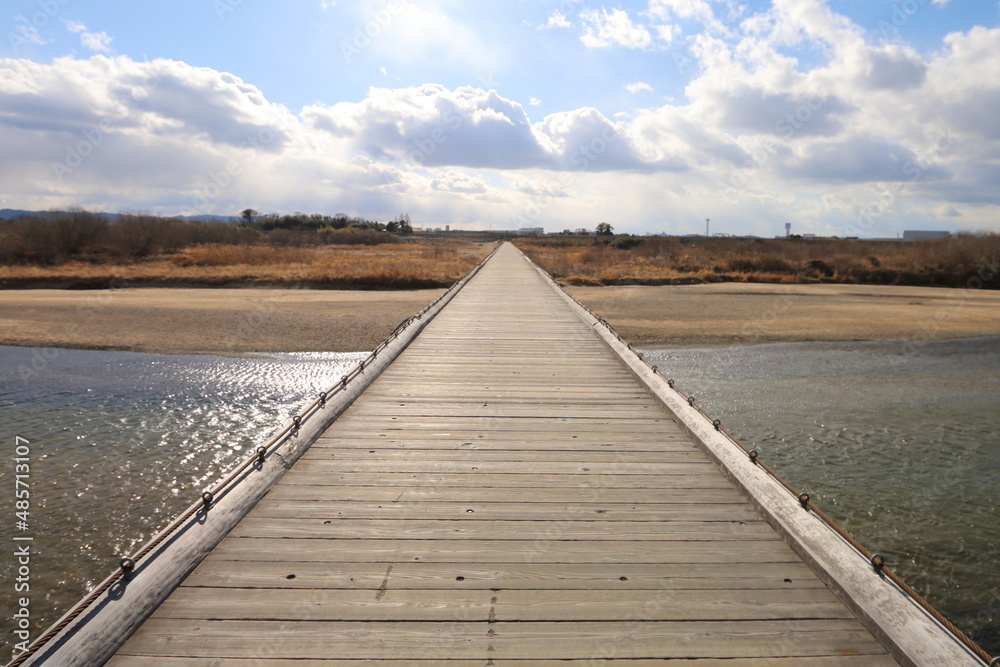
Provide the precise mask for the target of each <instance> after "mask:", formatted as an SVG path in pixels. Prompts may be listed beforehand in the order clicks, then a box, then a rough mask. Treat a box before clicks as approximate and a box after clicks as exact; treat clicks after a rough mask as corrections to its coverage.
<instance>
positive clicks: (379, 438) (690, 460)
mask: <svg viewBox="0 0 1000 667" xmlns="http://www.w3.org/2000/svg"><path fill="white" fill-rule="evenodd" d="M672 660H676V661H677V662H678V663H679V662H680V661H682V660H683V661H684V663H683V664H691V662H690V661H692V660H693V661H694V662H695V663H696V664H705V665H717V664H718V665H721V664H724V665H727V666H729V667H733V666H736V665H758V664H768V665H789V666H790V665H805V664H809V665H831V666H837V667H840V666H843V667H848V666H855V665H857V666H860V665H866V666H867V665H888V664H897V663H896V662H895V661H894V660H893V659H892V658H891V657H890V656H889V655H888V653H887V652H886V650H885V648H883V646H882V645H881V644H880V643H879V642H878V641H876V640H875V638H874V637H873V636H872V635H871V634H870V633H869V632H868V631H867V630H865V629H864V627H863V626H862V625H861V623H860V622H859V621H858V620H857V619H856V618H854V616H853V615H852V614H851V613H850V612H849V611H848V609H847V608H846V607H845V606H844V605H843V604H841V603H840V602H839V601H838V599H837V598H836V597H835V596H834V595H833V594H832V593H831V592H830V591H829V590H828V589H827V588H826V586H825V585H824V584H823V583H822V582H821V581H820V580H819V579H818V578H817V577H816V576H815V575H814V574H813V573H812V571H811V570H810V569H809V568H808V567H806V566H805V565H804V564H803V562H802V561H801V559H800V558H799V557H798V556H797V555H796V554H795V553H794V552H793V551H792V549H791V548H790V547H789V546H787V545H786V543H785V542H784V541H782V540H781V539H780V538H779V536H778V535H777V534H776V533H775V531H774V530H773V529H772V528H771V527H770V526H769V525H768V524H767V523H766V522H764V521H763V520H762V518H761V517H760V516H759V515H758V514H757V513H756V512H755V510H753V509H752V508H751V507H750V506H749V504H747V503H746V502H745V501H744V500H743V498H742V496H741V495H740V494H739V493H737V491H736V490H735V489H734V488H733V486H732V485H731V483H730V482H729V481H727V479H726V478H725V477H724V476H723V475H722V474H721V473H720V472H719V471H718V469H717V468H716V466H715V465H714V464H713V463H712V462H711V461H710V460H709V459H708V457H707V456H706V455H705V454H704V453H703V452H702V450H700V449H699V448H698V447H696V446H695V445H694V444H693V443H692V442H691V441H690V440H689V439H688V438H687V436H686V435H685V434H684V432H683V431H682V430H681V428H680V427H679V426H678V425H677V424H676V423H675V422H674V420H673V418H672V417H671V416H670V414H669V413H668V412H667V411H666V410H665V409H664V408H663V407H662V406H661V404H660V403H659V402H658V401H657V400H655V399H654V397H652V396H651V395H650V394H649V393H648V392H647V391H646V390H645V389H644V387H643V386H642V385H641V384H640V383H639V382H638V381H637V380H636V379H635V378H634V377H633V375H632V374H631V373H630V371H629V370H628V369H627V368H626V367H625V366H624V365H623V364H622V363H621V361H620V359H619V358H618V357H617V356H616V355H615V354H614V353H613V352H612V351H611V350H610V349H609V348H608V347H607V345H606V344H605V343H604V342H603V341H602V340H601V339H600V338H599V337H598V336H597V335H596V334H595V333H594V331H593V330H592V329H591V328H590V327H589V326H587V325H586V324H584V323H583V322H582V321H581V320H580V318H579V317H578V316H577V315H576V314H575V313H574V312H573V311H572V310H570V309H569V308H568V307H567V305H566V303H565V302H564V301H563V299H562V298H561V297H560V296H559V295H558V294H556V293H555V292H554V291H553V289H552V288H551V287H550V286H549V285H548V284H547V283H546V282H545V281H544V280H543V279H542V278H541V277H540V276H539V275H538V274H537V273H536V272H535V271H534V270H533V269H532V268H531V267H530V265H529V264H528V263H527V262H526V261H525V260H524V258H523V257H522V256H521V255H520V253H519V252H518V251H517V250H516V249H514V248H513V247H511V246H505V247H503V248H501V249H500V251H499V252H498V253H497V254H496V255H495V256H494V258H493V259H492V260H491V261H490V262H489V263H488V264H487V265H486V266H485V267H484V268H483V269H482V270H481V271H480V272H479V274H478V275H477V276H476V277H475V278H474V279H473V280H472V281H471V282H470V283H469V284H468V285H467V286H466V287H465V289H463V290H462V292H460V293H459V294H458V295H457V296H456V297H455V299H454V300H453V301H452V302H451V304H450V305H449V306H448V307H447V308H446V309H445V310H444V311H443V312H442V313H441V314H440V315H439V316H438V317H437V318H436V319H435V320H434V321H433V322H431V323H430V325H428V327H427V328H426V329H425V330H424V331H423V333H422V334H421V335H420V336H419V337H418V338H417V339H416V341H415V342H414V343H412V344H411V345H410V347H409V348H408V349H407V350H406V351H405V352H404V353H403V354H402V355H401V356H400V357H399V358H398V359H397V360H396V361H395V362H394V363H393V364H392V365H391V366H390V367H389V368H388V369H387V370H386V371H385V372H384V373H383V374H382V376H381V377H380V378H379V379H378V380H376V381H375V383H374V384H372V386H371V387H370V388H369V389H368V390H367V391H366V392H365V393H364V395H363V396H362V397H361V398H360V399H359V400H358V402H356V403H355V404H354V405H353V406H352V407H351V408H349V409H348V410H347V412H345V413H344V414H343V415H342V416H341V418H340V419H339V420H338V421H337V422H336V423H335V424H334V425H333V426H332V427H331V428H330V429H329V430H328V431H327V432H326V433H325V434H324V435H323V436H322V437H321V438H320V440H319V441H317V442H316V443H315V444H314V445H313V446H312V447H311V448H310V449H309V450H308V451H307V452H306V453H305V454H304V455H303V456H302V458H301V459H300V460H299V461H298V462H297V463H296V464H295V466H293V467H292V469H291V470H290V471H289V472H288V473H287V474H286V475H285V476H284V477H283V478H282V480H281V481H280V483H279V484H278V485H277V486H276V487H275V488H274V489H272V490H271V492H270V493H269V494H268V495H267V496H266V497H265V498H264V499H263V500H262V501H261V502H260V503H259V504H258V505H257V506H256V507H255V508H254V509H253V510H252V511H251V512H250V514H249V515H247V517H246V518H245V519H244V520H243V521H242V522H241V523H240V524H239V525H238V526H237V527H236V528H235V529H234V530H233V531H232V532H231V533H230V534H229V536H228V537H226V539H225V540H223V542H222V543H221V544H220V545H219V546H218V547H217V548H216V549H215V550H214V551H213V552H212V554H211V555H210V556H209V557H208V558H207V559H206V560H205V561H204V562H203V563H202V564H201V565H200V566H199V567H198V568H197V570H195V572H194V573H192V574H191V576H189V577H188V578H187V579H186V580H185V582H184V583H183V584H182V585H181V586H180V587H179V588H178V589H177V590H176V591H175V592H174V593H173V594H172V595H171V597H170V598H168V600H167V601H166V602H165V603H164V604H163V605H162V606H161V607H160V608H159V609H158V610H157V611H156V612H155V613H154V615H153V616H152V617H151V618H150V619H149V620H148V621H147V622H146V623H145V624H144V625H143V626H142V627H141V628H140V629H139V631H137V632H136V633H135V634H134V635H133V636H132V638H131V639H130V640H129V641H128V642H127V643H126V644H125V645H124V646H123V647H122V648H121V649H120V650H119V651H118V653H117V655H116V656H115V657H114V658H112V660H111V661H110V663H108V664H110V665H114V666H118V667H120V666H122V665H133V664H141V665H144V666H146V667H155V666H158V665H164V666H174V665H177V666H182V665H183V666H187V665H202V664H213V665H215V664H218V665H229V664H232V665H247V664H259V665H274V664H278V663H283V662H289V663H293V664H295V665H312V664H320V663H321V662H322V663H324V664H329V662H332V663H333V664H343V665H346V664H379V665H383V666H390V665H414V664H415V665H421V664H423V665H430V664H448V665H453V666H460V665H461V666H464V665H503V664H515V663H517V664H522V665H527V664H532V665H549V664H551V665H555V664H560V665H562V664H567V662H570V663H572V662H577V664H587V665H599V664H605V663H607V664H614V665H631V666H639V665H652V664H661V663H663V662H665V661H672Z"/></svg>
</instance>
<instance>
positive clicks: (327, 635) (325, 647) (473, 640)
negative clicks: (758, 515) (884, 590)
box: [122, 617, 883, 664]
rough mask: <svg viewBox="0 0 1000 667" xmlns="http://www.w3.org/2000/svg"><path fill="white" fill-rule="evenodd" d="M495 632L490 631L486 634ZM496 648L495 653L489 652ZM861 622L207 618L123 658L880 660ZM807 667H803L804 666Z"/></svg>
mask: <svg viewBox="0 0 1000 667" xmlns="http://www.w3.org/2000/svg"><path fill="white" fill-rule="evenodd" d="M489 630H493V634H489ZM491 648H492V650H490V649H491ZM882 652H883V649H882V647H881V646H880V645H879V644H878V643H877V642H875V641H874V640H873V639H872V638H871V635H869V634H868V633H867V632H865V631H864V630H862V629H860V628H859V626H858V624H857V622H856V621H852V620H840V619H822V620H813V621H809V620H777V621H741V622H740V621H697V622H677V621H646V620H643V619H642V618H641V617H640V618H639V619H638V620H634V621H631V622H629V623H627V624H624V625H623V624H622V623H608V622H580V621H573V622H569V623H551V622H550V623H545V622H533V623H503V622H495V623H488V622H487V621H485V620H484V621H479V622H468V621H461V620H456V621H452V622H442V623H412V622H411V623H407V622H402V623H391V624H387V625H382V624H373V623H359V622H320V621H273V622H266V621H204V620H188V619H166V618H156V617H154V618H151V619H150V620H149V621H147V623H146V625H145V626H144V627H143V632H141V633H139V634H137V635H136V636H135V637H133V640H132V641H130V642H129V645H128V646H126V647H125V650H124V651H123V652H122V654H123V655H133V656H146V655H151V656H175V655H185V654H186V655H190V656H198V657H204V658H213V657H227V658H238V657H246V658H283V659H301V658H325V657H327V656H329V655H331V654H332V655H337V656H339V657H340V658H341V659H359V658H361V659H397V660H398V659H409V657H410V656H413V655H425V656H427V655H429V656H435V658H436V659H439V660H441V659H480V660H482V661H483V662H484V663H485V661H486V660H487V659H489V658H493V659H520V660H536V659H577V660H587V659H596V660H600V659H602V658H610V657H614V658H649V657H651V656H656V657H660V658H701V657H706V658H724V657H744V658H767V657H772V656H773V657H799V658H808V657H812V656H834V655H843V654H853V655H867V654H874V655H878V654H880V653H882ZM800 664H801V663H800Z"/></svg>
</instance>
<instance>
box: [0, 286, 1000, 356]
mask: <svg viewBox="0 0 1000 667" xmlns="http://www.w3.org/2000/svg"><path fill="white" fill-rule="evenodd" d="M566 289H567V291H568V292H569V293H570V294H572V295H573V296H574V297H576V298H577V299H579V300H580V301H581V302H583V303H584V304H585V305H587V306H588V307H589V308H591V309H592V310H593V311H594V312H595V313H597V314H598V315H600V316H601V317H603V318H605V319H606V320H607V321H608V322H609V323H611V325H612V326H614V327H615V329H616V330H617V331H618V332H619V333H620V334H621V335H622V336H623V337H624V338H625V339H626V340H628V341H629V342H630V343H632V344H634V345H636V346H639V347H644V348H649V349H669V348H722V347H730V346H745V345H757V344H767V343H791V342H866V341H870V342H913V343H922V342H924V341H931V340H954V339H962V338H979V337H989V336H1000V292H993V291H985V290H969V289H950V288H927V287H896V286H881V285H781V284H777V285H776V284H761V283H737V284H733V283H729V284H705V285H685V286H615V287H574V286H569V287H567V288H566ZM442 291H443V290H440V289H429V290H377V291H367V290H330V289H322V290H311V289H281V288H256V287H250V288H181V287H177V288H163V287H129V288H124V289H117V290H88V291H74V290H48V289H42V290H0V345H13V346H20V347H59V348H66V349H100V350H122V351H132V352H152V353H161V354H214V355H222V356H245V355H246V354H252V353H261V354H266V353H269V352H320V351H323V352H367V351H370V350H371V349H372V348H374V347H376V346H377V345H378V344H379V343H381V342H382V340H384V339H385V338H386V337H387V336H388V335H389V334H390V333H392V331H393V330H394V329H395V328H396V326H397V325H398V324H399V323H400V322H402V321H403V320H405V319H406V318H407V317H409V316H411V315H413V314H414V313H416V312H418V311H419V310H420V309H422V308H423V307H424V306H426V305H427V304H428V303H430V302H431V301H433V300H434V299H435V298H437V296H438V295H439V294H440V293H441V292H442Z"/></svg>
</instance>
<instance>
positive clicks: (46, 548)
mask: <svg viewBox="0 0 1000 667" xmlns="http://www.w3.org/2000/svg"><path fill="white" fill-rule="evenodd" d="M646 353H647V355H648V356H649V358H650V359H651V360H652V361H653V363H656V364H657V365H659V367H660V368H661V369H665V372H667V373H669V375H670V376H671V377H673V378H674V379H675V380H676V381H677V384H678V386H679V387H680V388H681V389H683V390H684V391H685V392H687V393H690V394H694V395H695V396H696V398H697V400H698V402H699V404H700V405H702V406H703V407H705V408H706V409H707V410H708V412H710V413H711V414H712V415H713V416H715V417H718V418H719V419H721V420H722V421H723V422H724V424H725V426H726V428H727V429H728V430H729V431H730V432H731V433H733V434H734V435H736V436H737V437H739V438H740V439H741V440H742V441H743V442H744V443H745V444H747V445H749V446H752V447H755V448H756V449H757V450H758V451H759V452H760V453H761V456H762V458H763V459H764V460H766V461H767V462H768V463H769V464H771V465H772V467H774V468H776V469H777V470H778V471H779V472H780V473H781V474H782V475H784V476H785V477H786V479H788V480H789V481H790V482H791V483H792V484H793V485H795V486H796V487H797V488H799V489H801V490H807V491H808V492H809V493H810V495H811V497H812V498H813V499H814V501H815V502H817V503H818V504H819V505H820V506H821V507H823V508H824V509H825V510H827V512H828V513H829V514H831V515H832V516H833V517H834V518H836V519H837V520H838V521H840V522H842V524H843V525H844V526H845V527H846V528H848V529H849V530H850V531H851V532H852V533H853V534H854V535H855V536H856V537H858V538H859V539H860V540H861V542H862V543H864V544H865V545H866V546H868V548H870V549H872V550H873V551H878V552H880V553H882V554H884V555H885V556H886V559H887V561H888V563H889V565H890V566H891V567H893V568H894V569H896V570H897V571H898V572H900V573H901V574H902V575H903V576H904V578H906V580H907V581H908V582H909V583H910V584H911V585H913V586H914V587H915V588H917V590H919V591H921V592H922V593H923V594H925V596H926V597H927V598H928V599H929V600H930V601H931V602H932V603H933V604H935V605H936V606H937V607H938V609H939V610H941V611H942V612H943V613H944V614H945V615H946V616H948V617H949V618H950V619H952V620H953V621H954V622H956V624H957V625H959V627H961V628H962V629H963V630H965V631H967V632H968V633H969V634H971V635H972V636H973V638H975V639H976V640H977V641H979V642H980V643H982V644H983V645H984V647H985V648H986V649H987V650H989V651H991V652H993V653H1000V634H998V623H1000V567H998V564H1000V516H998V513H997V508H998V506H1000V492H998V490H997V489H998V481H1000V435H998V431H1000V430H998V429H997V428H996V425H995V419H996V416H997V415H998V414H1000V338H990V339H974V340H965V341H952V342H943V343H928V344H925V345H921V346H912V345H910V346H904V345H901V344H892V343H793V344H779V345H759V346H748V347H735V348H713V349H703V350H697V349H684V350H647V351H646ZM363 356H365V355H363V354H333V353H301V354H269V355H261V356H257V357H251V358H225V357H214V356H178V355H151V354H138V353H128V352H101V351H83V350H54V349H32V348H15V347H0V424H2V425H3V429H4V432H3V433H0V438H2V439H3V441H4V443H5V446H4V453H5V456H4V461H3V463H2V464H0V488H2V489H3V492H2V494H3V495H2V497H0V508H2V509H3V512H2V514H0V541H2V543H3V556H2V557H0V608H2V609H3V610H4V616H3V618H0V641H2V642H3V644H4V645H5V647H6V648H5V649H3V650H4V651H5V650H9V648H10V645H11V641H10V640H11V639H12V637H13V635H12V631H13V629H14V624H13V621H14V619H12V617H11V614H12V613H13V612H8V611H7V610H13V609H15V604H14V603H15V601H16V598H17V597H19V595H18V594H17V593H16V592H15V584H16V579H17V564H16V563H15V560H14V558H13V551H14V548H16V546H15V545H20V546H23V545H24V544H25V543H24V542H17V543H15V542H14V541H13V540H14V537H15V536H20V537H32V538H33V539H32V541H31V542H30V547H31V563H30V568H31V574H30V579H31V580H30V585H31V604H30V613H31V620H32V636H33V637H34V636H37V635H38V634H39V632H40V630H42V629H44V628H45V627H47V626H48V625H49V624H50V623H52V622H53V621H54V620H56V619H57V618H58V616H59V614H60V613H62V612H63V611H65V609H66V608H68V607H69V606H70V605H72V604H73V603H74V602H76V601H77V600H78V599H80V598H81V597H82V596H83V595H84V594H85V593H86V591H87V589H88V587H89V586H92V585H94V584H96V583H98V582H99V581H100V580H101V579H103V577H104V576H106V575H107V574H108V573H109V572H110V571H112V570H113V569H114V568H115V567H116V566H117V562H118V557H119V556H120V555H122V554H127V553H131V552H132V551H134V550H135V548H136V547H138V546H139V545H141V544H142V543H143V542H144V541H145V540H146V539H147V538H148V537H150V536H151V535H152V534H153V533H155V532H156V530H157V529H158V528H159V527H161V526H163V525H164V524H166V523H167V522H168V521H169V520H170V519H171V518H172V517H173V516H174V515H175V514H176V513H178V512H179V511H180V510H182V509H184V508H185V507H187V506H188V505H189V504H190V503H191V502H192V501H193V500H194V499H196V498H197V497H198V495H199V493H200V491H201V490H202V489H203V488H205V487H206V486H208V485H209V484H210V483H211V482H212V481H213V480H215V479H217V478H218V477H219V476H220V475H221V474H222V473H224V472H225V471H227V470H229V469H231V468H232V467H234V466H235V465H236V464H237V463H238V462H239V461H242V460H243V459H244V458H245V457H246V456H248V455H249V454H250V452H251V451H252V450H253V449H254V447H255V446H256V445H257V444H259V443H261V442H262V441H264V440H266V438H267V435H268V434H269V433H271V432H273V431H274V430H276V429H277V428H279V427H280V426H281V425H282V424H283V423H284V422H285V421H286V420H287V419H288V418H289V417H290V416H291V415H293V414H295V413H296V412H297V411H298V409H299V408H300V407H301V406H303V405H304V404H306V403H307V402H309V401H311V400H312V398H313V397H314V396H315V395H316V394H317V393H318V392H319V391H321V390H324V389H327V388H329V387H330V386H332V385H333V384H335V383H336V382H337V380H338V379H339V378H340V377H341V376H342V375H343V374H344V372H345V371H346V370H348V369H349V368H350V367H352V366H354V365H355V364H356V363H357V361H358V360H359V359H360V358H362V357H363ZM17 437H20V438H24V439H25V440H27V444H25V443H24V440H21V441H17V440H16V438H17ZM18 442H20V444H21V446H22V447H26V448H27V451H28V452H29V455H28V457H27V458H28V459H29V460H30V478H29V480H28V482H29V484H30V502H31V507H30V515H29V516H28V521H27V528H26V530H19V529H18V526H17V523H16V522H17V521H18V520H19V518H18V517H17V516H16V507H15V506H14V503H15V499H14V474H15V468H14V466H15V461H14V456H15V453H16V447H17V444H18ZM23 452H24V450H22V453H23ZM748 575H751V576H752V573H748ZM3 655H6V654H5V653H0V657H2V656H3Z"/></svg>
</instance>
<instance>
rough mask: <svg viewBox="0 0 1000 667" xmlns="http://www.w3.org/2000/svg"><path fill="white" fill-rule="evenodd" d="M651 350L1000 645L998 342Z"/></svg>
mask: <svg viewBox="0 0 1000 667" xmlns="http://www.w3.org/2000/svg"><path fill="white" fill-rule="evenodd" d="M647 357H648V358H649V359H650V361H651V362H652V363H655V364H657V365H658V366H659V367H660V368H661V369H664V372H665V373H668V374H669V376H670V377H673V378H674V379H675V380H676V381H677V386H678V387H679V388H680V389H681V390H683V391H684V392H685V393H687V394H693V395H694V396H695V397H696V399H697V401H698V403H699V405H702V406H703V407H705V409H706V411H707V412H708V413H709V414H711V415H712V416H713V417H715V418H718V419H721V420H722V422H723V423H724V425H725V427H726V429H727V430H729V431H730V432H731V433H732V434H733V435H735V436H736V437H738V438H739V439H740V440H741V441H742V442H743V443H744V444H746V445H748V446H751V447H754V448H756V449H757V450H758V451H759V452H760V454H761V457H762V459H763V460H765V461H766V462H768V463H769V464H771V466H772V467H774V468H775V469H776V470H777V471H778V472H779V473H780V474H781V475H782V476H783V477H785V478H786V479H787V480H788V481H789V482H791V483H792V485H793V486H795V487H796V488H798V489H800V490H804V491H808V492H809V494H810V496H811V497H812V498H813V500H814V501H815V502H816V503H817V504H818V505H819V506H820V507H821V508H823V509H824V510H826V511H827V513H829V514H831V515H832V516H833V517H834V518H835V519H836V520H837V521H839V522H841V523H842V525H844V526H845V527H846V528H847V529H848V530H850V531H851V533H853V534H854V535H855V537H857V538H858V539H859V540H860V541H861V543H862V544H864V545H865V546H867V547H868V548H869V549H871V550H872V551H877V552H879V553H881V554H883V555H885V556H886V559H887V561H888V563H889V565H890V567H892V568H893V569H895V570H896V571H897V572H899V573H900V574H901V575H902V576H903V578H904V579H905V580H906V581H907V583H909V584H910V585H911V586H913V587H914V588H916V589H917V590H918V591H919V592H920V593H921V594H923V595H924V596H925V597H926V598H927V599H928V600H929V601H930V602H931V603H932V604H933V605H934V606H935V607H937V609H938V610H939V611H941V612H942V613H943V614H944V615H945V616H946V617H947V618H949V619H950V620H951V621H952V622H954V623H955V624H956V625H958V626H959V627H960V628H961V629H962V630H963V631H965V632H967V633H968V634H969V635H970V636H972V637H973V639H975V640H977V641H978V642H979V643H980V644H981V645H982V646H983V647H984V648H986V650H987V651H990V652H991V653H993V654H1000V631H998V626H1000V514H998V507H1000V490H998V482H1000V429H998V428H997V424H996V419H997V416H998V415H1000V338H981V339H972V340H963V341H949V342H940V343H929V344H926V345H922V346H919V347H916V348H914V347H913V346H909V347H907V346H904V345H901V344H898V343H895V344H894V343H792V344H776V345H758V346H749V347H734V348H724V349H702V350H690V349H686V350H654V351H648V352H647Z"/></svg>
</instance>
